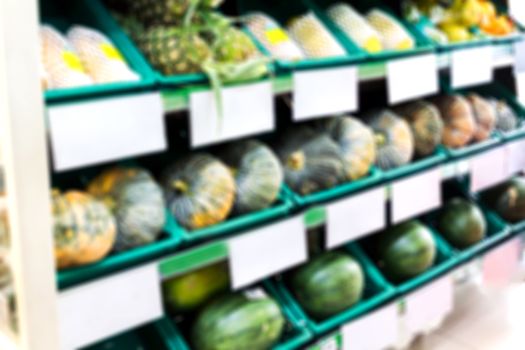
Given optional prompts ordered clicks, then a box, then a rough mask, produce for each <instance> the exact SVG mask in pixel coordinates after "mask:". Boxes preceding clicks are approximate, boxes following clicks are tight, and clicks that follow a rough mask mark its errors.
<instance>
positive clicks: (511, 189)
mask: <svg viewBox="0 0 525 350" xmlns="http://www.w3.org/2000/svg"><path fill="white" fill-rule="evenodd" d="M482 198H483V200H484V201H486V202H487V203H488V205H489V206H490V207H491V208H493V209H494V210H496V212H497V213H498V214H499V215H500V216H501V217H502V218H503V219H505V220H507V221H509V222H511V223H516V222H519V221H522V220H525V177H523V176H518V177H515V178H514V179H512V180H510V181H508V182H506V183H504V184H502V185H499V186H496V187H495V188H492V189H490V190H488V191H486V192H484V193H483V194H482Z"/></svg>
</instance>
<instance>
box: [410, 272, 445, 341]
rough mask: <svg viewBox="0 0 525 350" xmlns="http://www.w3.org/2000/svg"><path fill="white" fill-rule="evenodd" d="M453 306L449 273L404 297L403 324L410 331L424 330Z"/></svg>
mask: <svg viewBox="0 0 525 350" xmlns="http://www.w3.org/2000/svg"><path fill="white" fill-rule="evenodd" d="M453 307H454V283H453V279H452V276H451V275H446V276H445V277H442V278H440V279H439V280H437V281H435V282H432V284H429V285H427V286H425V287H423V288H421V289H419V290H417V291H415V292H414V293H412V294H410V295H409V296H407V298H406V309H405V315H404V317H405V324H406V327H407V328H408V330H409V331H410V332H411V333H418V332H422V331H425V330H426V329H427V327H429V326H432V324H433V322H435V321H436V320H439V319H440V318H443V317H445V316H446V315H447V314H449V313H450V312H451V311H452V310H453Z"/></svg>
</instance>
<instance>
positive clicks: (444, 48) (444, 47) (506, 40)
mask: <svg viewBox="0 0 525 350" xmlns="http://www.w3.org/2000/svg"><path fill="white" fill-rule="evenodd" d="M492 2H493V3H494V4H495V5H496V8H497V10H498V13H503V14H508V10H507V7H506V6H504V5H503V2H501V1H492ZM514 22H515V24H516V27H517V28H518V33H516V34H510V35H507V36H504V37H495V36H489V35H486V36H484V37H481V38H478V39H477V40H472V41H466V42H459V43H448V44H440V43H437V42H434V41H433V40H432V39H431V38H428V40H430V41H431V42H434V45H435V46H436V47H437V48H438V50H439V51H440V52H450V51H454V50H460V49H465V48H472V47H479V46H487V45H493V44H495V45H499V44H504V45H506V44H510V43H513V42H516V41H520V40H522V38H523V31H524V27H523V26H522V25H521V24H520V23H519V22H517V21H515V20H514ZM429 24H430V20H429V19H428V18H426V17H424V18H422V19H421V21H420V22H419V23H415V24H410V25H411V26H412V27H413V28H414V29H415V30H417V31H419V33H420V34H421V35H423V36H426V35H425V32H424V28H425V27H426V26H427V25H429ZM478 32H479V30H478Z"/></svg>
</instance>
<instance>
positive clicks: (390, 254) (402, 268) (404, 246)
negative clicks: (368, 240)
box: [373, 221, 436, 282]
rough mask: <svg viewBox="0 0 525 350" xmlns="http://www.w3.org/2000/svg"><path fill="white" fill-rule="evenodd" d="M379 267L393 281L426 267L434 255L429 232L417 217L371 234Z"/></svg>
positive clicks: (426, 268)
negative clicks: (373, 235) (415, 219)
mask: <svg viewBox="0 0 525 350" xmlns="http://www.w3.org/2000/svg"><path fill="white" fill-rule="evenodd" d="M373 243H374V248H375V250H376V252H375V258H376V261H377V264H378V266H379V268H380V269H381V270H382V271H383V272H384V273H385V275H386V276H387V277H388V278H390V279H391V280H393V281H395V282H402V281H405V280H407V279H410V278H412V277H416V276H418V275H420V274H421V273H423V272H425V271H426V270H428V269H429V268H430V267H431V266H432V265H433V264H434V260H435V258H436V242H435V240H434V237H433V235H432V232H431V231H430V230H429V229H428V227H426V226H425V225H423V224H421V223H420V222H419V221H409V222H405V223H403V224H400V225H397V226H394V227H391V228H389V229H387V230H386V231H384V232H381V233H378V234H377V235H376V236H375V237H374V238H373Z"/></svg>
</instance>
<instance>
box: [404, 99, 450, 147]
mask: <svg viewBox="0 0 525 350" xmlns="http://www.w3.org/2000/svg"><path fill="white" fill-rule="evenodd" d="M395 112H396V113H397V114H398V115H399V116H401V117H403V118H404V119H405V120H406V121H407V122H408V123H409V124H410V128H411V130H412V133H413V135H414V142H415V153H416V155H417V156H419V157H426V156H429V155H431V154H433V153H434V152H435V151H436V148H437V147H438V146H439V145H440V144H441V136H442V134H443V121H442V120H441V114H440V113H439V110H438V109H437V108H436V106H434V105H433V104H431V103H429V102H426V101H423V100H419V101H415V102H410V103H407V104H404V105H401V106H399V107H397V108H396V109H395Z"/></svg>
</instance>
